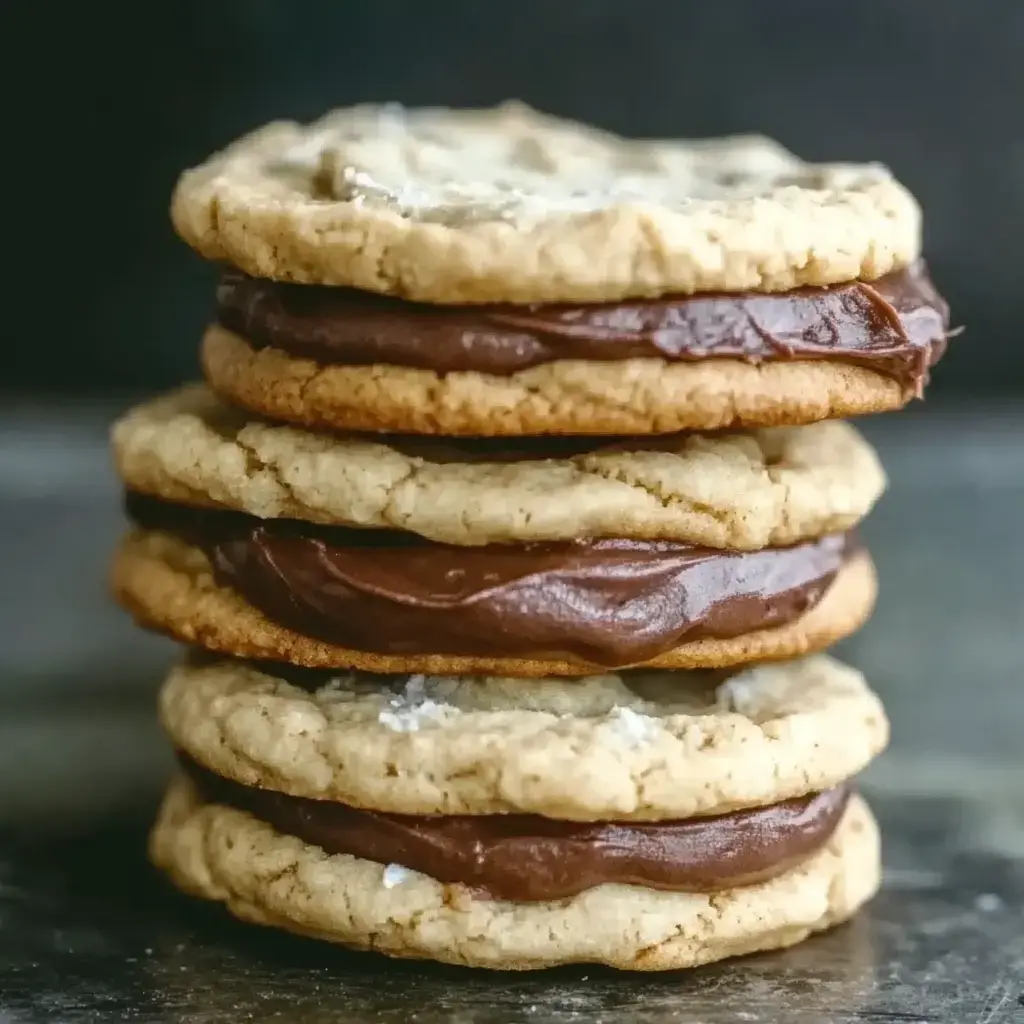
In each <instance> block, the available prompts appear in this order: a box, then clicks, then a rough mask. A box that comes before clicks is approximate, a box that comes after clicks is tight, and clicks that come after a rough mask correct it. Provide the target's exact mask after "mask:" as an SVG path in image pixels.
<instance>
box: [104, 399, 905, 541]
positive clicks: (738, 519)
mask: <svg viewBox="0 0 1024 1024" xmlns="http://www.w3.org/2000/svg"><path fill="white" fill-rule="evenodd" d="M528 442H529V443H528ZM113 446H114V453H115V458H116V462H117V467H118V471H119V473H120V475H121V477H122V478H123V480H124V481H125V483H126V484H127V486H128V487H129V488H132V489H134V490H137V491H140V492H142V493H144V494H150V495H153V496H155V497H159V498H164V499H166V500H169V501H179V502H185V503H189V504H196V505H207V506H221V507H226V508H232V509H237V510H238V511H242V512H248V513H250V514H252V515H255V516H260V517H262V518H293V519H302V520H306V521H309V522H317V523H337V524H340V525H348V526H364V527H388V528H393V529H399V530H407V531H409V532H412V533H418V534H420V535H422V536H424V537H427V538H429V539H431V540H437V541H443V542H446V543H449V544H470V545H473V544H487V543H505V542H514V541H540V540H573V539H577V538H580V537H636V538H641V539H660V538H664V539H674V540H683V541H688V542H690V543H693V544H703V545H707V546H709V547H719V548H735V549H742V550H754V549H758V548H762V547H767V546H769V545H783V544H792V543H796V542H798V541H801V540H807V539H810V538H815V537H819V536H822V535H824V534H826V533H838V532H842V531H844V530H847V529H849V528H850V527H852V526H854V525H856V523H858V522H859V521H860V520H861V519H862V518H863V517H864V516H865V515H866V514H867V512H868V511H869V510H870V509H871V507H872V506H873V505H874V503H875V501H876V500H877V498H878V497H879V495H880V494H881V493H882V491H883V489H884V487H885V476H884V473H883V471H882V468H881V465H880V463H879V462H878V459H877V457H876V455H875V453H874V451H873V449H872V448H871V446H870V445H869V444H868V443H867V442H866V441H865V440H864V439H863V438H862V437H861V436H860V434H858V432H857V431H856V430H855V429H854V428H853V427H852V426H850V425H848V424H846V423H838V422H823V423H814V424H810V425H807V426H803V427H776V428H763V429H758V430H750V431H746V432H740V433H730V434H719V435H708V436H706V435H699V434H681V435H666V436H664V437H659V438H655V439H636V438H633V439H619V440H614V441H613V440H605V441H602V442H598V441H596V440H593V439H592V440H590V441H586V440H585V439H579V438H573V439H554V438H547V439H524V440H523V441H520V442H515V443H505V442H502V441H501V440H500V439H494V440H491V441H488V440H474V441H469V440H466V441H454V440H451V439H441V438H437V439H434V438H410V437H406V438H401V439H399V438H387V439H386V440H385V439H381V440H377V439H370V438H367V437H356V436H352V437H348V436H337V435H325V434H314V433H310V432H307V431H304V430H300V429H297V428H294V427H284V426H279V425H273V424H270V423H266V422H262V421H257V420H253V419H251V417H247V416H246V415H245V414H244V413H241V412H239V411H237V410H235V409H233V408H232V407H230V406H228V405H226V404H225V403H223V402H221V401H219V400H218V399H217V398H216V397H215V396H214V395H213V394H212V392H210V391H209V390H208V389H207V388H205V387H203V386H192V387H187V388H183V389H181V390H179V391H176V392H173V393H172V394H170V395H167V396H165V397H162V398H158V399H155V400H153V401H151V402H148V403H146V404H144V405H141V406H138V407H137V408H135V409H134V410H132V411H131V412H129V413H128V414H127V415H126V416H124V417H123V418H122V419H121V420H120V421H119V422H118V423H117V424H116V425H115V426H114V429H113Z"/></svg>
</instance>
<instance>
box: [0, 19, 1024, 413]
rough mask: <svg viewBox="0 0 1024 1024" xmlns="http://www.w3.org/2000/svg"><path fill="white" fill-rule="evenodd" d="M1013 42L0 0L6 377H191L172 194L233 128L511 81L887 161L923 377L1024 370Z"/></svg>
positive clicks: (557, 99)
mask: <svg viewBox="0 0 1024 1024" xmlns="http://www.w3.org/2000/svg"><path fill="white" fill-rule="evenodd" d="M1022 40H1024V4H1020V3H1019V2H1017V0H986V2H985V3H966V2H963V0H893V2H885V0H861V2H859V3H837V2H824V0H776V2H774V3H764V2H762V0H715V2H714V3H708V2H685V0H630V2H628V3H626V2H623V0H579V2H565V3H555V2H551V0H516V2H514V3H497V2H482V0H432V2H429V3H425V2H422V0H419V2H417V0H388V2H387V3H372V2H369V0H345V2H338V0H333V2H322V3H317V2H290V3H283V2H275V0H218V2H217V3H199V2H197V0H177V2H175V3H169V2H167V0H151V2H149V3H147V4H128V3H120V2H117V3H114V2H110V3H102V2H101V3H90V4H76V5H70V4H68V5H61V8H60V19H59V24H55V13H54V8H53V7H52V6H51V5H48V4H39V3H28V2H24V0H21V2H19V0H7V2H6V3H4V4H3V5H2V9H0V75H2V76H4V77H6V78H7V79H8V81H7V82H6V83H4V84H5V88H4V96H5V97H6V99H7V108H8V109H7V110H6V112H5V121H6V133H7V134H6V138H7V140H8V143H11V142H14V143H15V144H14V146H13V147H12V149H13V152H11V155H10V156H9V157H8V160H7V161H5V169H4V174H5V175H9V176H10V177H11V181H10V182H9V184H8V187H7V188H6V190H5V195H6V198H7V202H6V203H5V211H4V214H5V221H6V224H5V227H6V231H7V234H8V237H13V238H17V239H18V243H17V244H18V249H17V251H16V252H14V251H11V249H10V248H9V249H8V255H7V260H6V261H5V262H6V263H7V267H8V269H7V271H6V278H7V281H6V283H7V289H8V299H7V303H6V308H5V310H4V320H5V334H6V335H7V338H8V343H7V349H6V351H5V358H4V360H3V369H2V374H0V381H2V384H3V386H4V387H5V388H7V389H15V390H18V391H21V392H35V393H39V392H61V393H65V394H82V393H91V394H96V393H101V392H117V393H128V392H134V391H137V390H141V389H147V388H152V387H158V386H162V385H166V384H169V383H172V382H174V381H176V380H178V379H180V378H182V377H184V376H187V375H190V374H192V373H194V372H195V371H194V354H195V347H196V341H197V338H198V331H199V328H200V325H201V324H202V323H203V320H204V319H205V317H206V315H207V314H208V312H209V309H210V295H211V288H210V284H211V281H212V276H211V273H210V271H209V268H206V267H204V266H202V264H201V262H200V261H199V260H198V259H197V258H194V257H193V256H192V255H191V254H190V252H189V251H188V250H187V249H186V247H185V246H184V245H183V244H181V243H179V242H177V241H176V240H175V239H174V237H173V236H172V233H171V230H170V228H169V226H168V223H167V216H166V207H167V202H168V197H169V194H170V191H171V188H172V186H173V184H174V180H175V177H176V175H177V174H178V172H179V171H180V170H181V169H182V168H184V167H186V166H189V165H191V164H195V163H197V162H199V161H201V160H202V159H203V158H204V157H205V156H207V155H208V154H209V153H210V152H211V151H212V150H213V149H215V148H217V147H219V146H221V145H223V144H224V143H226V142H227V141H228V140H230V139H232V138H233V137H235V136H236V135H238V134H239V133H241V132H244V131H247V130H249V129H251V128H254V127H256V126H257V125H259V124H261V123H262V122H264V121H266V120H269V119H271V118H275V117H291V118H298V119H310V118H313V117H315V116H317V115H318V114H320V113H322V112H323V111H324V110H326V109H327V108H329V107H331V106H334V105H339V104H349V103H353V102H358V101H365V100H390V99H393V100H399V101H402V102H405V103H409V104H420V103H428V104H456V105H475V104H490V103H494V102H497V101H499V100H501V99H503V98H506V97H512V96H514V97H519V98H522V99H524V100H526V101H528V102H530V103H532V104H534V105H536V106H539V107H541V108H544V109H546V110H549V111H552V112H555V113H558V114H564V115H569V116H573V117H580V118H584V119H589V120H593V121H595V122H597V123H599V124H601V125H603V126H605V127H608V128H611V129H614V130H616V131H620V132H625V133H632V134H640V135H662V134H667V135H706V134H716V133H725V132H742V131H752V130H753V131H761V132H765V133H768V134H770V135H773V136H776V137H777V138H779V139H780V140H782V141H783V142H784V143H786V144H787V145H788V146H789V147H791V148H792V149H795V150H796V151H797V152H798V153H800V154H801V155H803V156H806V157H809V158H813V159H849V160H876V159H877V160H881V161H883V162H885V163H888V164H889V165H890V166H891V167H892V168H893V169H894V171H895V172H896V173H897V175H898V176H899V177H900V178H902V179H903V180H904V181H905V182H906V183H907V184H908V185H909V186H910V187H911V188H912V190H913V191H914V192H915V193H916V194H917V195H918V196H919V197H920V199H921V201H922V203H923V205H924V208H925V211H926V223H927V251H928V254H929V256H930V259H931V262H932V265H933V270H934V274H935V277H936V279H937V281H938V282H939V284H940V285H941V286H942V287H943V288H944V289H945V291H946V293H947V294H948V296H949V298H950V300H951V302H952V306H953V310H954V314H955V318H956V320H957V322H959V323H961V324H964V325H966V326H967V328H968V333H967V334H965V335H964V337H963V339H962V341H960V342H959V343H958V344H957V345H955V346H954V349H953V351H952V353H951V355H950V356H949V357H948V360H947V362H946V363H945V364H944V365H943V371H942V372H941V373H940V374H938V375H937V378H936V383H935V387H934V391H933V395H934V396H935V397H941V396H946V395H954V394H972V393H973V394H989V393H993V392H998V391H1006V390H1008V389H1017V388H1021V387H1022V386H1024V344H1021V341H1020V337H1019V331H1020V325H1019V321H1020V318H1021V317H1022V314H1024V310H1022V305H1024V288H1022V286H1021V271H1020V266H1019V263H1020V261H1019V258H1018V252H1019V248H1020V238H1021V236H1022V235H1024V118H1022V116H1021V103H1022V102H1024V101H1022V97H1024V61H1022V60H1020V54H1021V52H1022ZM22 140H24V142H25V143H27V145H25V148H22V144H23V143H22Z"/></svg>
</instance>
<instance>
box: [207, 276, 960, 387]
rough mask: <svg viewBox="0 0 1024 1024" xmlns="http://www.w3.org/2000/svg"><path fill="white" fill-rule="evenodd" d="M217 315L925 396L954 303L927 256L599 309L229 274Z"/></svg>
mask: <svg viewBox="0 0 1024 1024" xmlns="http://www.w3.org/2000/svg"><path fill="white" fill-rule="evenodd" d="M217 307H218V319H219V322H220V323H221V324H222V325H223V326H224V327H226V328H227V329H228V330H231V331H234V332H235V333H237V334H240V335H242V336H244V337H245V338H246V339H248V340H249V342H250V343H252V344H253V345H255V346H257V347H259V348H263V347H269V348H276V349H280V350H282V351H284V352H288V353H290V354H292V355H295V356H300V357H305V358H309V359H312V360H314V361H316V362H318V363H326V364H331V363H335V364H349V365H368V364H374V363H383V364H391V365H397V366H409V367H419V368H421V369H427V370H435V371H437V372H439V373H450V372H453V371H458V370H476V371H479V372H481V373H490V374H499V375H500V374H504V375H507V374H512V373H515V372H516V371H518V370H526V369H528V368H529V367H531V366H537V365H539V364H541V363H549V362H553V361H554V360H557V359H592V360H616V359H630V358H634V357H644V356H647V357H652V356H653V357H659V358H662V359H669V360H674V361H696V360H701V359H709V358H723V357H726V358H732V359H742V360H745V361H746V362H751V363H761V362H769V361H774V360H782V359H837V360H840V361H843V362H849V363H856V364H859V365H862V366H867V367H869V368H870V369H873V370H876V371H878V372H879V373H883V374H886V375H887V376H890V377H893V378H895V379H896V380H898V381H900V382H901V384H903V386H904V387H906V388H908V389H910V390H913V391H917V392H920V391H921V389H922V388H923V386H924V384H925V383H926V382H927V377H928V368H929V367H930V366H931V365H933V364H934V363H936V362H937V361H938V359H939V358H940V356H941V355H942V353H943V352H944V351H945V347H946V337H947V328H948V325H949V310H948V307H947V305H946V303H945V301H944V300H943V299H942V298H941V296H940V295H939V293H938V292H937V291H936V290H935V287H934V285H933V284H932V282H931V279H930V278H929V276H928V272H927V269H926V267H925V265H924V263H923V262H920V261H919V262H917V263H915V264H914V265H913V266H911V267H908V268H907V269H905V270H900V271H897V272H894V273H892V274H888V275H886V276H885V277H882V278H879V279H878V280H877V281H872V282H867V281H853V282H851V283H849V284H842V285H832V286H829V287H823V288H812V287H807V288H798V289H796V290H795V291H790V292H781V293H777V294H762V293H753V292H748V293H741V294H704V295H693V296H676V297H668V298H662V299H652V300H647V301H633V302H626V303H616V304H611V303H596V304H593V305H583V306H579V305H528V306H511V305H481V306H432V305H426V304H423V303H413V302H408V301H405V300H402V299H395V298H390V297H387V296H381V295H375V294H371V293H369V292H359V291H354V290H351V289H345V288H326V287H319V286H314V285H295V284H283V283H278V282H273V281H266V280H262V279H256V278H251V277H247V276H246V275H245V274H242V273H241V272H240V271H236V270H228V271H227V272H226V273H225V274H224V275H223V277H222V278H221V281H220V284H219V286H218V288H217Z"/></svg>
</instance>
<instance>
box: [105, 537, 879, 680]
mask: <svg viewBox="0 0 1024 1024" xmlns="http://www.w3.org/2000/svg"><path fill="white" fill-rule="evenodd" d="M112 583H113V589H114V594H115V596H116V597H117V599H118V601H120V603H121V604H122V605H123V606H124V607H125V608H126V609H127V610H128V611H130V612H131V613H132V614H133V615H134V616H135V618H136V620H137V621H138V622H139V623H140V624H141V625H143V626H147V627H149V628H151V629H155V630H158V631H159V632H162V633H165V634H167V635H168V636H171V637H173V638H174V639H176V640H180V641H181V642H183V643H186V644H194V645H197V646H199V647H204V648H206V649H207V650H211V651H216V652H218V653H220V654H226V655H232V656H234V657H238V658H258V659H269V660H271V661H279V662H288V663H291V664H294V665H302V666H306V667H308V668H340V669H349V668H354V669H361V670H364V671H368V672H430V673H437V674H439V675H462V674H466V675H478V674H481V673H487V674H493V675H504V676H548V675H563V676H579V675H587V674H590V673H593V672H600V671H602V669H601V668H600V667H598V666H596V665H591V664H588V663H585V662H582V661H552V660H539V659H534V660H524V659H514V658H505V659H501V658H486V657H475V656H466V657H461V656H457V655H449V654H408V655H387V654H374V653H370V652H367V651H359V650H353V649H350V648H346V647H341V646H339V645H337V644H332V643H327V642H324V641H321V640H316V639H313V638H312V637H308V636H304V635H302V634H301V633H297V632H295V631H294V630H291V629H289V628H287V627H286V626H282V625H279V624H278V623H276V622H274V621H272V620H271V619H269V618H267V617H266V616H265V615H264V614H263V613H262V612H260V611H259V610H258V609H256V608H255V607H253V605H251V604H250V603H249V602H248V601H246V599H245V598H244V597H242V596H241V595H240V594H238V593H237V592H236V591H234V590H232V589H230V588H228V587H223V586H220V585H218V583H217V582H216V580H215V579H214V574H213V570H212V568H211V566H210V562H209V560H208V558H207V556H206V555H205V554H204V552H203V551H202V550H201V549H199V548H197V547H193V546H192V545H190V544H188V543H187V542H185V541H183V540H182V539H180V538H178V537H176V536H174V535H173V534H169V533H163V532H160V531H156V530H135V531H133V532H132V533H131V534H129V536H127V537H126V538H125V539H124V540H123V541H122V543H121V546H120V548H119V550H118V553H117V555H116V557H115V560H114V568H113V573H112ZM876 592H877V584H876V579H875V571H874V566H873V565H872V562H871V558H870V556H869V555H868V554H867V553H866V552H862V553H860V554H859V555H857V556H855V557H854V559H852V560H851V561H850V562H849V563H848V564H847V565H845V566H844V567H843V568H842V569H841V570H840V571H839V574H838V575H837V577H836V579H835V580H834V581H833V582H832V584H831V585H830V587H829V588H828V591H827V592H826V593H825V595H824V596H823V597H822V598H821V600H820V601H819V602H818V603H817V604H816V605H815V606H814V607H813V608H812V609H811V610H810V611H808V612H805V613H804V614H803V615H802V616H800V617H799V618H797V619H796V620H794V621H793V622H790V623H787V624H786V625H783V626H777V627H774V628H771V629H762V630H758V631H757V632H753V633H746V634H742V635H740V636H736V637H731V638H728V639H716V638H706V639H702V640H691V641H689V642H687V643H684V644H681V645H679V646H678V647H676V648H675V649H673V650H670V651H667V652H666V653H665V654H662V655H660V656H658V657H656V658H653V659H652V660H650V661H648V662H645V663H644V664H647V665H650V666H653V667H659V668H719V667H722V666H727V665H736V664H740V663H745V662H752V661H769V660H781V659H786V658H795V657H799V656H800V655H803V654H807V653H808V652H811V651H819V650H824V649H825V648H826V647H829V646H830V645H831V644H834V643H836V642H837V641H839V640H841V639H843V638H844V637H846V636H849V635H850V634H851V633H853V632H854V631H855V630H857V629H859V628H860V626H861V625H863V623H864V622H865V621H866V619H867V617H868V616H869V615H870V613H871V610H872V609H873V607H874V603H875V596H876Z"/></svg>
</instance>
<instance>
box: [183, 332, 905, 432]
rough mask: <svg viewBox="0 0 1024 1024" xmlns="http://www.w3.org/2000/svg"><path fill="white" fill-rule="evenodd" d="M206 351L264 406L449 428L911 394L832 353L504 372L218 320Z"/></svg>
mask: <svg viewBox="0 0 1024 1024" xmlns="http://www.w3.org/2000/svg"><path fill="white" fill-rule="evenodd" d="M202 360H203V371H204V373H205V375H206V379H207V380H208V381H209V382H210V385H211V386H212V387H213V388H215V389H216V390H217V391H218V392H219V393H220V394H221V395H223V396H224V397H225V398H227V399H229V400H230V401H232V402H235V403H237V404H238V405H242V406H245V407H246V408H248V409H251V410H252V411H253V412H255V413H258V414H260V415H263V416H269V417H271V418H273V419H280V420H286V421H288V422H292V423H298V424H301V425H303V426H307V427H313V428H319V429H340V430H385V431H397V432H399V433H403V432H405V433H413V434H448V435H453V436H459V435H464V436H481V435H482V436H492V437H495V436H508V437H511V436H518V435H528V434H664V433H671V432H672V431H676V430H718V429H720V428H730V427H757V426H780V425H795V424H801V423H815V422H817V421H818V420H824V419H842V418H844V417H847V416H864V415H867V414H869V413H877V412H887V411H890V410H893V409H900V408H902V407H903V406H904V405H906V404H907V402H909V401H910V400H911V398H913V395H914V392H913V389H912V388H909V387H905V386H904V385H902V384H900V382H899V381H897V380H895V379H893V378H891V377H887V376H885V375H884V374H881V373H877V372H876V371H874V370H871V369H868V368H867V367H864V366H854V365H852V364H850V363H843V362H839V361H837V360H834V359H829V360H820V361H812V360H795V361H792V362H773V363H761V364H760V365H754V364H751V363H746V362H743V361H742V360H739V359H708V360H704V361H702V362H694V363H680V362H669V361H667V360H664V359H623V360H620V361H617V362H597V361H589V362H585V361H581V360H561V361H558V362H554V363H545V364H544V365H542V366H535V367H533V368H532V369H529V370H521V371H519V372H518V373H514V374H511V375H508V376H496V375H494V374H486V373H476V372H458V373H446V374H439V373H436V372H434V371H433V370H420V369H412V368H410V367H405V366H322V365H320V364H318V363H315V362H312V361H311V360H309V359H299V358H295V357H292V356H289V355H288V354H286V353H284V352H280V351H278V350H276V349H259V350H257V349H254V348H252V347H251V346H250V345H249V344H248V343H247V342H246V341H245V340H244V339H243V338H240V337H239V336H238V335H237V334H233V333H231V332H230V331H228V330H225V329H224V328H223V327H220V326H217V325H213V326H211V327H209V328H208V329H207V331H206V333H205V335H204V337H203V346H202Z"/></svg>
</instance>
